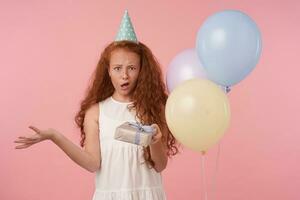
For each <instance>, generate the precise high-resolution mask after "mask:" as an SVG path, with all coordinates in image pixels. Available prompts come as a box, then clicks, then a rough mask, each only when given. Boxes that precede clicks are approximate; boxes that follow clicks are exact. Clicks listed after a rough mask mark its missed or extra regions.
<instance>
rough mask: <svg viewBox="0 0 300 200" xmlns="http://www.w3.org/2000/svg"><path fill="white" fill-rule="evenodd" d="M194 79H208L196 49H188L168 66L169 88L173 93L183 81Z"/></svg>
mask: <svg viewBox="0 0 300 200" xmlns="http://www.w3.org/2000/svg"><path fill="white" fill-rule="evenodd" d="M192 78H202V79H207V77H206V72H205V69H204V68H203V66H202V64H201V62H200V60H199V58H198V56H197V53H196V50H195V49H186V50H183V51H182V52H180V53H179V54H177V55H176V56H175V57H174V58H173V60H172V61H171V63H170V64H169V66H168V71H167V77H166V79H167V80H166V82H167V87H168V91H169V92H170V93H171V91H172V90H173V89H174V88H175V87H176V86H177V85H179V84H180V83H182V82H183V81H186V80H189V79H192Z"/></svg>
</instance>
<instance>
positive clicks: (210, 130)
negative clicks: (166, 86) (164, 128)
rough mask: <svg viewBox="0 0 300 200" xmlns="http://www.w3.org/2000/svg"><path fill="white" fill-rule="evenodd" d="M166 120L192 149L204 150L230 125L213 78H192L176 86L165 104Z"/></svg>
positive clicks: (225, 101) (223, 98) (226, 106)
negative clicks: (211, 79)
mask: <svg viewBox="0 0 300 200" xmlns="http://www.w3.org/2000/svg"><path fill="white" fill-rule="evenodd" d="M165 114H166V120H167V124H168V127H169V129H170V131H171V132H172V134H173V135H174V137H175V138H176V139H177V140H178V141H179V142H181V143H182V144H183V145H184V146H186V147H188V148H191V149H193V150H195V151H199V152H203V151H207V150H208V149H209V148H210V147H211V146H212V145H214V144H216V143H217V142H218V141H219V140H220V139H221V138H222V136H223V134H224V132H225V130H226V129H227V127H228V126H229V121H230V108H229V101H228V99H227V96H226V94H225V93H224V92H223V91H222V90H221V89H220V88H219V87H218V86H217V85H216V84H215V83H213V82H212V81H210V80H205V79H197V78H196V79H191V80H187V81H185V82H183V83H181V84H180V85H178V86H177V87H176V88H175V89H174V90H173V91H172V93H171V94H170V95H169V98H168V100H167V103H166V109H165Z"/></svg>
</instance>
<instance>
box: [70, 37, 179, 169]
mask: <svg viewBox="0 0 300 200" xmlns="http://www.w3.org/2000/svg"><path fill="white" fill-rule="evenodd" d="M119 48H122V49H125V50H128V51H130V52H134V53H136V54H137V55H139V56H140V61H141V63H140V64H141V65H140V66H141V69H140V73H139V76H138V79H137V85H136V87H135V89H134V91H133V94H132V100H133V102H134V103H133V104H132V105H131V107H130V108H129V109H134V110H135V111H136V117H138V118H139V119H140V121H141V122H142V123H143V124H153V123H156V124H158V126H159V127H160V128H162V127H164V129H166V130H164V131H162V133H163V136H162V142H163V144H164V145H165V146H166V148H167V155H168V157H171V156H174V155H176V154H177V153H178V148H177V146H178V143H177V141H176V140H175V138H174V136H173V135H172V133H171V132H170V130H169V128H168V126H167V123H166V118H165V112H164V111H165V105H166V101H167V98H168V95H167V93H166V87H165V84H164V82H163V79H162V72H161V68H160V64H159V62H158V61H157V59H156V58H155V57H154V55H153V54H152V52H151V50H150V49H149V48H148V47H147V46H146V45H144V44H143V43H141V42H139V43H138V44H136V43H134V42H130V41H119V42H112V43H110V44H109V45H108V46H107V47H106V48H105V49H104V50H103V52H102V54H101V56H100V60H99V62H98V64H97V67H96V69H95V71H94V73H93V74H92V77H91V83H90V85H89V87H88V88H87V91H86V94H85V97H84V99H83V100H82V101H81V105H80V110H79V111H78V113H77V114H76V116H75V122H76V124H77V126H78V127H79V128H80V131H81V141H80V146H81V147H83V146H84V141H85V132H84V128H83V121H84V116H85V113H86V111H87V110H88V109H89V108H90V107H91V106H92V105H93V104H95V103H98V102H101V101H103V100H105V99H106V98H108V97H110V96H112V95H113V93H114V91H115V89H114V87H113V84H112V82H111V80H110V77H109V74H108V68H109V62H110V56H111V53H112V51H114V50H115V49H119ZM100 134H101V133H100ZM144 158H145V161H146V162H147V164H149V165H150V166H151V167H154V162H153V160H152V159H151V154H150V147H149V146H148V147H145V148H144Z"/></svg>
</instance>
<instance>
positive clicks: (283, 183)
mask: <svg viewBox="0 0 300 200" xmlns="http://www.w3.org/2000/svg"><path fill="white" fill-rule="evenodd" d="M42 2H43V3H42ZM126 8H127V9H128V10H129V14H130V16H131V19H132V21H133V24H134V27H135V30H136V33H137V36H138V39H139V40H141V41H143V42H144V43H146V44H147V45H148V46H149V47H150V48H151V49H152V51H153V52H154V54H155V55H156V56H157V58H158V60H159V61H160V62H161V64H162V66H163V68H164V69H163V70H164V72H165V71H166V67H167V65H168V63H169V62H170V61H171V59H172V58H173V57H174V56H175V55H176V54H177V53H178V52H180V51H182V50H184V49H186V48H193V47H194V44H195V38H196V32H197V30H198V29H199V27H200V26H201V24H202V22H203V21H204V20H205V18H206V17H208V16H209V15H211V14H213V13H215V12H217V11H221V10H223V9H238V10H241V11H244V12H246V13H248V15H250V16H251V17H252V18H253V19H254V20H255V21H256V22H257V24H258V26H259V27H260V29H261V32H262V38H263V53H262V57H261V60H260V62H259V64H258V65H257V67H256V69H255V70H254V71H253V72H252V73H251V74H250V76H248V77H247V78H246V79H245V80H244V81H242V82H241V83H240V84H238V85H236V86H235V87H234V88H232V92H231V93H230V94H229V99H230V103H231V110H232V120H231V126H230V128H229V130H228V131H227V132H226V135H225V136H224V138H223V139H222V142H221V153H220V160H219V169H218V173H217V176H216V177H217V179H216V180H217V182H216V183H217V184H216V191H214V192H213V193H212V191H208V199H212V197H215V196H216V197H217V198H216V199H222V200H241V199H242V200H253V199H255V200H266V199H268V200H269V199H272V200H282V199H285V200H287V199H288V200H297V199H300V192H299V185H300V173H299V164H300V145H299V141H300V136H299V134H300V128H299V122H300V121H299V119H300V117H299V113H300V104H299V102H300V89H299V73H300V70H299V66H300V61H299V56H300V55H299V52H300V48H299V43H300V39H299V35H300V28H299V27H300V26H299V23H300V22H299V20H300V3H299V1H297V0H285V1H283V0H282V1H279V0H278V1H276V0H273V1H270V0H268V1H267V0H266V1H262V0H243V1H241V0H228V1H226V0H202V1H197V0H194V1H187V0H186V1H158V0H156V1H138V0H132V1H131V0H130V1H129V0H128V1H99V0H98V1H96V0H93V1H92V0H91V1H76V0H74V1H72V0H51V1H50V0H44V1H34V0H31V1H29V0H28V1H16V0H10V1H8V0H7V1H4V0H1V1H0V26H1V31H0V44H1V48H0V56H1V59H0V68H1V72H0V91H1V98H0V104H1V112H0V123H1V136H2V137H1V140H0V148H1V149H0V154H1V164H0V177H1V178H0V180H1V181H0V199H1V200H2V199H3V200H18V199H22V200H40V199H43V200H54V199H72V200H82V199H91V197H92V193H93V189H94V174H91V173H89V172H87V171H85V170H84V169H82V168H80V167H79V166H77V165H76V164H75V163H73V162H72V161H71V160H70V159H69V158H68V157H67V156H66V155H65V154H64V153H63V152H62V151H61V150H60V149H59V148H57V147H56V146H55V145H53V144H52V143H51V142H43V143H39V144H36V145H34V146H32V147H31V148H29V149H25V150H15V149H14V146H15V144H14V143H13V141H14V140H15V139H16V138H17V137H18V136H20V135H27V134H31V133H33V132H32V131H31V130H30V129H28V128H27V127H28V126H29V125H35V126H37V127H38V128H41V129H45V128H49V127H53V128H56V129H57V130H59V131H61V132H62V133H64V134H65V135H66V136H67V137H68V138H70V139H71V140H72V141H73V142H75V143H76V144H79V130H78V129H77V128H76V127H75V123H74V115H75V113H76V112H77V110H78V108H79V101H80V100H81V99H82V97H83V94H84V91H85V89H86V87H87V83H88V80H89V78H90V75H91V73H92V71H93V69H94V67H95V65H96V63H97V60H98V58H99V54H100V52H101V51H102V49H103V47H104V46H105V45H106V44H107V43H108V42H110V41H112V40H113V39H114V37H115V34H116V32H117V30H118V27H119V24H120V20H121V17H122V16H123V13H124V9H126ZM216 155H217V146H215V147H213V148H212V149H211V150H210V151H209V152H208V155H207V156H206V157H205V159H206V163H205V167H206V179H207V181H209V183H208V184H209V185H210V184H211V182H212V180H213V176H214V173H215V163H216ZM163 181H164V185H165V189H166V193H167V196H168V199H170V200H182V199H192V200H193V199H203V198H202V196H203V194H204V187H203V185H202V183H201V156H200V155H199V154H198V153H196V152H192V151H189V150H187V149H184V150H182V153H181V154H180V155H178V156H176V157H175V158H174V159H173V160H171V161H169V165H168V167H167V169H166V170H165V171H164V172H163ZM210 188H211V185H210V186H209V188H208V189H210Z"/></svg>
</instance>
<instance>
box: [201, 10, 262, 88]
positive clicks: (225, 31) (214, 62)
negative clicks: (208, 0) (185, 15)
mask: <svg viewBox="0 0 300 200" xmlns="http://www.w3.org/2000/svg"><path fill="white" fill-rule="evenodd" d="M261 48H262V40H261V34H260V31H259V29H258V27H257V25H256V23H255V22H254V21H253V20H252V19H251V18H250V17H249V16H248V15H246V14H245V13H243V12H240V11H237V10H225V11H222V12H218V13H216V14H214V15H212V16H210V17H209V18H207V20H206V21H205V22H204V24H203V25H202V26H201V27H200V29H199V31H198V33H197V39H196V51H197V55H198V56H199V59H200V61H201V63H202V65H203V67H204V68H205V69H206V73H207V76H208V78H209V79H210V80H212V81H214V82H215V83H218V84H220V85H223V86H232V85H234V84H237V83H239V82H240V81H241V80H243V79H244V78H245V77H246V76H247V75H248V74H249V73H250V72H251V71H252V70H253V69H254V68H255V66H256V64H257V62H258V60H259V58H260V54H261Z"/></svg>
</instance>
